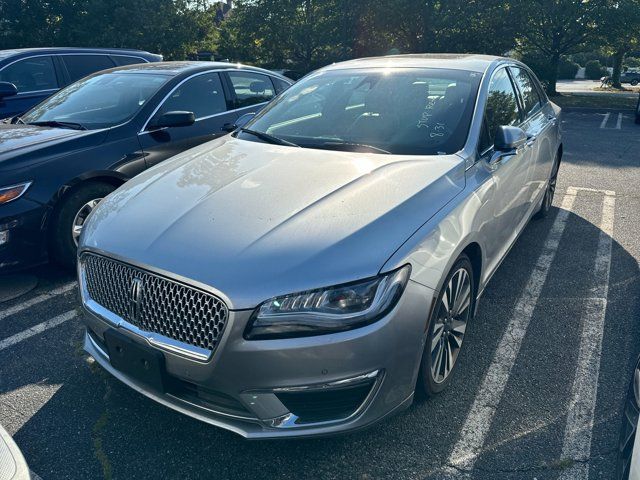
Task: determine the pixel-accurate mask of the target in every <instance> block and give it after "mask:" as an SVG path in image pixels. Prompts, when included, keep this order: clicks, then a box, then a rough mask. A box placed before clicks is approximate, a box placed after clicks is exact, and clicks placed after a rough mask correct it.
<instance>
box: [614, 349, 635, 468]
mask: <svg viewBox="0 0 640 480" xmlns="http://www.w3.org/2000/svg"><path fill="white" fill-rule="evenodd" d="M639 418H640V360H638V362H637V363H636V367H635V369H634V370H633V376H632V378H631V382H630V383H629V388H628V390H627V398H626V400H625V404H624V410H623V413H622V428H621V429H620V437H619V441H618V458H617V463H616V475H615V477H614V478H615V479H616V480H629V479H630V480H640V435H637V432H638V419H639Z"/></svg>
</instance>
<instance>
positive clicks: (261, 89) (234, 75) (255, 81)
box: [228, 72, 276, 108]
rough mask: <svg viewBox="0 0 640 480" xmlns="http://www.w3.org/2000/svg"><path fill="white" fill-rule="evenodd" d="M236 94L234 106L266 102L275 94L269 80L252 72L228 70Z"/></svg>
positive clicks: (240, 106) (241, 106)
mask: <svg viewBox="0 0 640 480" xmlns="http://www.w3.org/2000/svg"><path fill="white" fill-rule="evenodd" d="M228 75H229V80H231V85H232V87H233V91H234V93H235V96H236V101H235V108H243V107H248V106H250V105H255V104H257V103H264V102H268V101H269V100H271V99H272V98H273V97H274V96H275V94H276V93H275V90H274V88H273V84H272V83H271V80H270V79H269V77H268V76H266V75H261V74H259V73H253V72H228Z"/></svg>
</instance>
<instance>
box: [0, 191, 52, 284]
mask: <svg viewBox="0 0 640 480" xmlns="http://www.w3.org/2000/svg"><path fill="white" fill-rule="evenodd" d="M47 213H48V208H47V207H45V206H43V205H41V204H40V203H37V202H34V201H32V200H29V199H27V198H20V199H18V200H15V201H13V202H9V203H7V204H6V205H2V206H0V272H2V273H5V272H8V271H12V270H18V269H21V268H26V267H30V266H33V265H37V264H39V263H42V262H45V261H46V260H47V248H46V245H47V241H46V235H45V232H46V229H45V223H46V217H47Z"/></svg>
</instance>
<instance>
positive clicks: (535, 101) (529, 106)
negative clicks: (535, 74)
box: [509, 67, 541, 117]
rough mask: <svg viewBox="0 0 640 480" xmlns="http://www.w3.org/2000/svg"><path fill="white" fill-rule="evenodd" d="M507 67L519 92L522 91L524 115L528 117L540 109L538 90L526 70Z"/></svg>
mask: <svg viewBox="0 0 640 480" xmlns="http://www.w3.org/2000/svg"><path fill="white" fill-rule="evenodd" d="M509 68H510V69H511V73H512V74H513V79H514V80H515V82H516V84H517V85H518V88H519V89H520V93H522V100H523V102H524V112H525V117H529V116H531V115H533V114H534V113H536V112H537V111H538V110H540V106H541V103H540V97H539V96H538V91H537V90H536V88H535V86H534V85H533V80H531V77H530V76H529V74H528V73H527V71H526V70H523V69H522V68H517V67H509Z"/></svg>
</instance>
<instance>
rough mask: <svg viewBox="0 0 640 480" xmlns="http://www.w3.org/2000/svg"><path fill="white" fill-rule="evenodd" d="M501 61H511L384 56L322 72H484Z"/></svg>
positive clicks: (488, 57) (440, 55)
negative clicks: (394, 70)
mask: <svg viewBox="0 0 640 480" xmlns="http://www.w3.org/2000/svg"><path fill="white" fill-rule="evenodd" d="M501 61H513V60H512V59H510V58H506V57H499V56H495V55H478V54H472V53H419V54H407V55H386V56H382V57H369V58H358V59H355V60H347V61H346V62H340V63H334V64H332V65H329V66H327V67H324V68H323V69H322V70H342V69H351V68H385V67H392V68H448V69H453V70H468V71H471V72H480V73H483V72H485V71H486V70H487V69H488V68H489V67H490V66H491V65H492V64H494V63H497V62H501Z"/></svg>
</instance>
